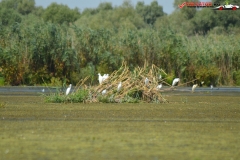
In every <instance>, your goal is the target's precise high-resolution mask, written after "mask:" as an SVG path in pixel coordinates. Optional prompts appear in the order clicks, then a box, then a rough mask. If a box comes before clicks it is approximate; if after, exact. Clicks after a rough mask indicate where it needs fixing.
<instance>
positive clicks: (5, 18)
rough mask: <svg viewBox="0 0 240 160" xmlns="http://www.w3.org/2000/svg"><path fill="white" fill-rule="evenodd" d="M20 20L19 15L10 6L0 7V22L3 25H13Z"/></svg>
mask: <svg viewBox="0 0 240 160" xmlns="http://www.w3.org/2000/svg"><path fill="white" fill-rule="evenodd" d="M21 21H22V18H21V15H20V14H19V13H18V12H17V11H15V10H14V9H11V8H2V7H0V23H1V25H3V26H9V25H13V24H14V23H20V22H21Z"/></svg>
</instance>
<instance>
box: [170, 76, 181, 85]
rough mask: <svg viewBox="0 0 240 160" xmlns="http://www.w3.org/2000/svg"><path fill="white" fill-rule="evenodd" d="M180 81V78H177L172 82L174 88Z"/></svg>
mask: <svg viewBox="0 0 240 160" xmlns="http://www.w3.org/2000/svg"><path fill="white" fill-rule="evenodd" d="M179 81H180V78H175V79H174V80H173V82H172V86H175V85H176V84H177V83H178V82H179Z"/></svg>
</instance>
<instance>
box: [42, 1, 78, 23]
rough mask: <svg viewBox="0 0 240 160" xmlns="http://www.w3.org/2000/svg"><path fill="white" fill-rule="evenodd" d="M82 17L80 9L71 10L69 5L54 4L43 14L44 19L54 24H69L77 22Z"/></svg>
mask: <svg viewBox="0 0 240 160" xmlns="http://www.w3.org/2000/svg"><path fill="white" fill-rule="evenodd" d="M79 17H80V12H79V11H78V8H75V9H70V8H69V7H68V6H67V5H63V4H57V3H55V2H54V3H52V4H50V5H49V6H48V7H47V8H46V10H45V11H44V13H43V19H44V20H45V21H50V22H52V23H59V24H63V23H64V22H67V23H68V24H69V23H71V22H74V21H76V20H77V19H78V18H79Z"/></svg>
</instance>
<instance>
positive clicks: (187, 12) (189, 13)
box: [173, 0, 199, 19]
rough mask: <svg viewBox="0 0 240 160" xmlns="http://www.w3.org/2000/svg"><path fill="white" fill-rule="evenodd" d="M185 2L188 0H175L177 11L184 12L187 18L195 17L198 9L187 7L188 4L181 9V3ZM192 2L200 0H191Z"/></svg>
mask: <svg viewBox="0 0 240 160" xmlns="http://www.w3.org/2000/svg"><path fill="white" fill-rule="evenodd" d="M183 2H186V0H174V4H173V6H174V7H175V9H176V10H177V11H178V10H180V12H182V13H183V16H185V17H186V18H187V19H191V18H193V17H194V16H195V14H196V13H197V9H196V8H190V7H186V6H184V7H183V8H181V9H180V8H179V5H181V4H182V3H183ZM191 2H199V0H191Z"/></svg>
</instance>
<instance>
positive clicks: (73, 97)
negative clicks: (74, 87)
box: [43, 89, 89, 103]
mask: <svg viewBox="0 0 240 160" xmlns="http://www.w3.org/2000/svg"><path fill="white" fill-rule="evenodd" d="M43 96H44V98H45V101H46V102H52V103H82V102H85V101H86V100H87V99H88V98H89V91H88V90H81V89H80V90H78V91H77V92H75V93H70V94H69V95H67V96H66V95H64V94H63V93H61V92H58V93H53V94H50V95H48V96H46V95H43Z"/></svg>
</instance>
